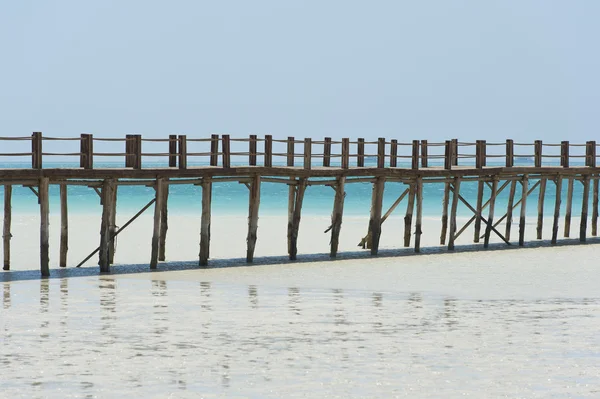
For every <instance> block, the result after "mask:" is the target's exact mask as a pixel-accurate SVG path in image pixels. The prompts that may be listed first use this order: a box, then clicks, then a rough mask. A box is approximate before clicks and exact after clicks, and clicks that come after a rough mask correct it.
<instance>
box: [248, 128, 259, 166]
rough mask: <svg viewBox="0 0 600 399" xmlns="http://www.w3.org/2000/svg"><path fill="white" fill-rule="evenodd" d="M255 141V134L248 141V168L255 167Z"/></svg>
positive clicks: (256, 149) (256, 147)
mask: <svg viewBox="0 0 600 399" xmlns="http://www.w3.org/2000/svg"><path fill="white" fill-rule="evenodd" d="M256 140H257V136H256V134H251V135H250V140H249V141H248V164H249V165H250V166H256V153H257V152H258V146H257V142H256Z"/></svg>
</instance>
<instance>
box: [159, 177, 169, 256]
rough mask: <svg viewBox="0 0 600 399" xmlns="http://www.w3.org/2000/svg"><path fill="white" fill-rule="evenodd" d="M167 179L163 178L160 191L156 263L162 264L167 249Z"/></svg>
mask: <svg viewBox="0 0 600 399" xmlns="http://www.w3.org/2000/svg"><path fill="white" fill-rule="evenodd" d="M168 204H169V179H168V178H165V179H164V181H163V190H162V201H161V206H162V209H161V211H160V235H159V240H158V261H159V262H164V261H165V260H166V247H167V230H169V209H168Z"/></svg>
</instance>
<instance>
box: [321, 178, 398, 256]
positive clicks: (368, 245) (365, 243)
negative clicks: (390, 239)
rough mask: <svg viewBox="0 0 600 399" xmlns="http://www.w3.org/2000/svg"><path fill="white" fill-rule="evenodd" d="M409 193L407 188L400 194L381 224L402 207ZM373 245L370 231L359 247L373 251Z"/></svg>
mask: <svg viewBox="0 0 600 399" xmlns="http://www.w3.org/2000/svg"><path fill="white" fill-rule="evenodd" d="M409 191H410V189H408V188H407V189H406V190H404V191H403V192H402V194H400V196H399V197H398V198H396V201H394V203H393V204H392V206H390V208H389V209H388V210H387V212H386V213H385V215H383V217H382V218H381V224H383V222H385V221H386V220H387V218H388V217H389V216H390V215H391V214H392V212H394V210H395V209H396V208H397V207H398V205H400V202H402V200H403V199H404V197H406V196H407V195H408V192H409ZM330 229H331V228H330ZM326 232H327V231H326ZM371 243H372V237H371V231H370V230H369V231H368V233H367V235H366V236H364V237H363V238H362V240H360V243H359V244H358V246H359V247H362V249H365V248H368V249H371Z"/></svg>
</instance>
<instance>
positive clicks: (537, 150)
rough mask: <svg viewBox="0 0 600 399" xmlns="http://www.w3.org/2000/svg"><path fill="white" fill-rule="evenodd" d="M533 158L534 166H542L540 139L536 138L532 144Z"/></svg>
mask: <svg viewBox="0 0 600 399" xmlns="http://www.w3.org/2000/svg"><path fill="white" fill-rule="evenodd" d="M533 149H534V158H535V167H536V168H541V167H542V140H536V141H535V143H534V145H533Z"/></svg>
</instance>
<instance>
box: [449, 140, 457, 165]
mask: <svg viewBox="0 0 600 399" xmlns="http://www.w3.org/2000/svg"><path fill="white" fill-rule="evenodd" d="M450 143H451V146H452V166H458V139H452V140H450Z"/></svg>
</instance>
